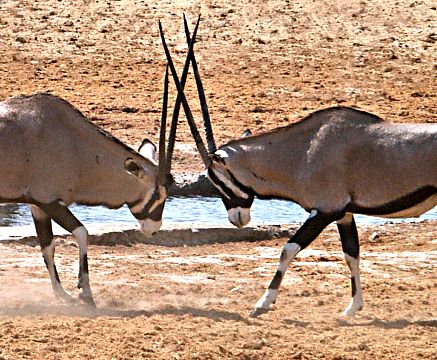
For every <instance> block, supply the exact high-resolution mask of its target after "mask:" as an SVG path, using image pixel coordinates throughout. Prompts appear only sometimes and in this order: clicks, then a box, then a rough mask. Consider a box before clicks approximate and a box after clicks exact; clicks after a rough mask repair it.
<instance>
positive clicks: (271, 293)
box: [250, 210, 338, 317]
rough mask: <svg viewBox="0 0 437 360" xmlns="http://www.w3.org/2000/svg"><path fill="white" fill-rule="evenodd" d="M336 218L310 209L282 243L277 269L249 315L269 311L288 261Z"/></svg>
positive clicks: (257, 314)
mask: <svg viewBox="0 0 437 360" xmlns="http://www.w3.org/2000/svg"><path fill="white" fill-rule="evenodd" d="M336 219H338V214H326V213H323V212H320V211H318V210H313V211H311V214H310V216H309V218H308V219H307V220H306V221H305V222H304V224H303V225H302V226H301V227H300V228H299V229H298V230H297V232H296V233H295V234H294V235H293V236H292V237H291V239H290V240H289V241H288V242H287V243H286V244H285V245H284V248H283V250H282V252H281V257H280V259H279V266H278V270H277V271H276V273H275V276H274V277H273V280H272V281H271V283H270V285H269V287H268V289H267V290H266V292H265V293H264V295H263V296H262V297H261V299H259V301H258V302H257V303H256V306H255V310H253V311H252V313H251V314H250V316H251V317H257V316H259V315H261V314H264V313H266V312H267V311H269V309H270V305H271V304H274V303H275V301H276V298H277V296H278V291H279V286H280V285H281V282H282V279H283V278H284V274H285V271H286V270H287V268H288V266H289V265H290V263H291V262H292V261H293V260H294V258H295V257H296V255H297V254H298V253H299V251H301V250H302V249H304V248H305V247H307V246H308V245H309V244H310V243H311V242H312V241H313V240H314V239H315V238H316V237H317V236H318V235H319V234H320V233H321V232H322V230H323V229H324V228H325V227H326V226H328V225H329V224H330V223H331V222H333V221H335V220H336Z"/></svg>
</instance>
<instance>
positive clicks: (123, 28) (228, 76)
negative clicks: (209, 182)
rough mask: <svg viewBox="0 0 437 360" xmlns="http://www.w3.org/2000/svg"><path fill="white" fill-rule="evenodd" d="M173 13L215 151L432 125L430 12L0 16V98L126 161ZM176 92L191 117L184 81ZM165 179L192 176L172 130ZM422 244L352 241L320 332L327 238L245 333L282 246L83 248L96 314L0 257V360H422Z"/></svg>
mask: <svg viewBox="0 0 437 360" xmlns="http://www.w3.org/2000/svg"><path fill="white" fill-rule="evenodd" d="M183 12H185V13H186V14H187V16H188V18H189V20H190V24H191V26H193V22H194V20H195V19H196V17H197V14H198V13H199V12H200V13H201V14H202V21H201V25H200V29H199V35H198V40H199V41H198V43H197V44H196V56H197V59H198V62H199V67H200V70H201V74H202V78H203V81H204V86H205V89H206V93H207V98H208V103H209V107H210V111H211V116H212V119H213V127H214V131H215V135H216V140H217V143H219V144H220V143H222V142H225V141H227V140H229V139H231V138H233V137H235V136H238V135H239V134H241V133H242V132H243V131H244V130H245V129H246V128H251V129H252V130H253V131H254V132H255V133H256V132H259V131H263V130H268V129H272V128H275V127H277V126H281V125H285V124H288V123H290V122H293V121H297V120H298V119H299V118H301V117H303V116H305V115H307V114H309V113H310V112H311V111H313V110H316V109H320V108H324V107H328V106H334V105H339V104H340V105H348V106H355V107H359V108H361V109H364V110H367V111H370V112H373V113H375V114H377V115H379V116H381V117H383V118H385V119H386V120H387V121H393V122H437V106H436V105H437V81H436V77H437V11H436V4H435V2H434V1H431V0H423V1H421V0H416V1H414V0H410V1H403V0H402V1H399V0H397V1H395V0H384V1H381V0H361V1H356V0H349V1H342V0H330V1H311V0H310V1H308V0H295V1H285V0H284V1H279V0H272V1H268V2H266V1H260V0H243V1H234V0H227V1H209V0H208V1H201V2H199V1H161V2H149V1H147V2H146V1H128V0H121V1H113V2H111V1H90V0H88V1H81V2H77V1H62V2H60V1H54V0H44V1H24V0H19V1H18V0H17V1H10V0H7V1H1V2H0V76H1V86H0V98H1V99H5V98H8V97H11V96H16V95H20V94H31V93H34V92H41V91H49V92H52V93H54V94H56V95H59V96H61V97H63V98H65V99H67V100H68V101H70V102H71V103H72V104H74V105H75V106H76V107H78V108H79V109H80V110H81V111H82V112H84V113H85V114H86V115H87V116H89V118H90V119H91V120H92V121H93V122H95V123H96V124H98V125H100V126H102V127H103V128H105V129H106V130H108V131H110V132H111V133H113V134H114V135H116V136H117V137H119V138H120V139H122V140H123V141H125V142H127V143H129V144H132V145H133V146H137V145H138V144H139V143H140V142H141V140H142V139H143V138H144V137H149V138H151V139H152V140H153V141H155V142H156V141H157V139H158V127H159V118H160V107H161V92H162V78H163V72H164V67H165V59H164V56H163V52H162V47H161V43H160V40H159V37H158V29H157V21H158V19H161V21H162V22H163V26H164V29H165V31H166V37H167V40H168V42H169V45H170V48H171V51H172V54H173V57H174V60H176V62H177V66H178V67H179V68H182V61H183V60H184V58H185V51H186V46H185V41H184V36H183V32H182V13H183ZM187 89H188V90H187V95H188V98H189V99H190V103H191V104H192V107H193V109H194V110H195V114H196V115H198V114H199V111H198V101H197V97H196V94H195V90H194V89H195V87H194V86H193V83H192V81H191V80H190V82H189V83H188V85H187ZM171 99H173V100H174V91H172V95H171ZM174 169H175V171H176V172H177V173H184V172H193V171H200V170H202V166H201V163H200V160H198V157H197V155H196V153H195V151H194V148H193V146H192V144H191V139H190V136H189V134H188V131H187V126H186V125H185V122H184V121H182V122H181V125H180V132H179V133H178V143H177V148H176V152H175V160H174ZM291 229H292V230H293V229H294V227H291ZM436 232H437V231H436V223H435V222H425V223H421V224H402V225H385V226H372V227H370V226H367V227H363V226H362V227H360V236H361V239H362V252H363V261H362V270H363V283H364V297H365V308H364V309H363V311H362V315H360V316H358V317H357V318H355V319H342V318H340V317H339V316H338V315H339V313H340V312H341V311H342V310H343V308H344V307H346V305H347V303H348V301H349V293H350V289H349V280H348V276H349V274H348V270H347V267H346V265H345V263H344V261H343V260H342V254H341V252H340V245H339V241H338V235H337V233H336V230H335V228H334V227H330V228H329V229H327V230H326V231H325V232H324V233H323V234H322V235H321V236H320V237H319V239H318V240H317V241H316V242H315V243H314V245H312V246H311V248H310V249H309V250H308V251H307V252H305V253H302V255H301V256H300V257H299V259H298V261H297V263H296V264H294V265H293V266H292V268H291V270H290V272H289V273H287V276H286V280H285V282H284V285H283V287H282V291H281V294H280V297H279V300H278V302H277V304H276V306H275V310H274V311H272V312H270V313H269V314H266V315H264V316H263V317H262V318H260V319H256V320H253V319H250V318H248V313H249V312H250V310H251V309H252V306H253V305H254V303H255V302H256V300H257V299H258V298H259V296H261V294H262V293H263V291H264V289H265V287H266V286H267V284H268V282H269V280H270V279H271V277H272V275H273V273H274V271H275V267H276V264H277V258H278V256H279V252H280V250H281V247H282V245H283V243H284V242H285V241H286V238H278V239H271V240H265V241H258V242H256V243H252V242H245V241H237V242H235V241H233V242H229V243H226V242H225V243H222V244H218V243H217V244H212V245H202V246H190V243H189V241H187V245H186V246H173V247H170V246H165V245H166V244H165V243H163V244H161V245H156V244H134V245H131V246H126V245H118V246H105V245H99V246H97V245H92V246H91V247H90V272H91V283H92V287H93V290H94V293H95V298H96V302H97V305H98V310H97V311H91V310H90V309H87V308H85V307H82V306H79V305H78V306H67V305H65V304H60V303H59V302H56V301H55V300H54V299H53V297H52V295H51V291H50V285H49V282H48V276H47V273H46V271H45V268H44V265H43V261H42V259H41V257H40V255H39V249H38V248H37V247H32V246H29V245H22V244H8V245H2V246H1V250H0V251H1V253H2V259H3V260H2V262H1V263H2V265H1V266H0V283H1V285H0V314H1V315H0V334H1V336H0V358H5V359H17V358H32V359H34V358H51V359H58V358H59V359H61V358H62V359H71V358H120V359H121V358H141V357H143V358H161V359H170V358H175V359H178V358H182V359H196V358H197V359H208V358H211V359H219V358H238V359H257V358H259V359H267V358H268V359H275V358H278V359H279V358H280V359H285V358H289V359H292V358H295V359H313V358H314V359H316V358H327V359H354V358H375V359H381V358H388V359H390V358H391V359H412V358H414V359H416V358H434V359H436V358H437V355H436V354H437V349H436V345H435V344H436V341H437V330H436V328H437V320H436V314H437V305H436V300H435V299H436V298H437V287H436V283H437V282H436V268H437V265H436V264H437V251H436V243H437V234H436ZM175 236H176V235H175ZM224 240H226V239H224ZM240 240H242V239H240ZM58 242H59V246H58V250H57V256H56V258H57V264H58V269H59V272H60V276H61V279H62V280H63V281H64V285H65V287H66V288H67V289H68V290H69V291H71V292H73V293H74V294H75V295H77V291H76V290H75V289H74V287H75V278H74V277H75V274H76V273H77V248H76V247H75V246H74V242H73V239H72V238H66V239H58ZM167 245H168V244H167Z"/></svg>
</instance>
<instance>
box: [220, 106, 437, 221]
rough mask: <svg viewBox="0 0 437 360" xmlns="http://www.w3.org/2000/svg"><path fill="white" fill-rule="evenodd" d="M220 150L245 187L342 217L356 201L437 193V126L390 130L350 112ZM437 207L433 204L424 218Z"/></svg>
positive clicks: (334, 112) (322, 114)
mask: <svg viewBox="0 0 437 360" xmlns="http://www.w3.org/2000/svg"><path fill="white" fill-rule="evenodd" d="M219 151H221V152H223V151H224V152H225V153H226V154H227V157H225V162H226V167H227V168H228V169H230V170H231V172H232V173H233V174H234V176H235V177H236V178H237V180H238V181H239V182H241V183H242V184H243V185H245V186H248V187H251V188H252V189H253V190H254V191H255V192H256V193H257V194H259V195H264V196H273V197H279V198H286V199H291V200H294V201H295V202H297V203H299V204H300V205H301V206H303V207H304V208H305V209H307V210H311V209H319V210H321V211H325V212H331V211H340V210H342V209H343V208H344V207H345V206H346V205H347V204H348V203H350V202H354V203H355V204H357V205H359V206H362V207H370V208H372V207H378V206H381V205H384V204H386V203H388V202H390V201H393V200H396V199H398V198H400V197H402V196H403V195H408V194H410V193H412V192H414V191H415V190H417V189H418V188H421V187H424V186H434V187H436V188H437V124H421V125H419V124H390V123H386V122H383V121H382V120H380V119H379V118H377V117H376V116H373V115H371V114H368V113H364V112H360V111H356V110H353V109H349V108H331V109H327V110H322V111H318V112H316V113H313V114H312V115H310V116H309V117H308V118H306V119H304V120H302V121H301V122H299V123H296V124H293V125H290V126H288V127H284V128H281V129H277V130H274V131H272V132H268V133H264V134H260V135H258V136H251V137H248V138H243V139H238V140H235V141H231V142H230V143H228V144H226V145H224V146H222V147H220V150H219ZM215 166H220V164H219V163H216V164H215ZM436 203H437V199H436V197H435V196H434V198H430V199H429V200H428V202H427V204H426V206H423V207H422V208H421V209H420V212H421V213H422V212H424V211H426V210H429V209H430V208H432V207H433V206H435V205H436ZM416 212H417V211H416ZM400 215H402V214H400ZM415 215H418V214H416V213H415Z"/></svg>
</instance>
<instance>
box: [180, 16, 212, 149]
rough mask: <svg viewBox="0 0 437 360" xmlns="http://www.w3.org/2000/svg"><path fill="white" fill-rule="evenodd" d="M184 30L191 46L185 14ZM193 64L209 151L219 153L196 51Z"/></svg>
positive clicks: (192, 57) (192, 55)
mask: <svg viewBox="0 0 437 360" xmlns="http://www.w3.org/2000/svg"><path fill="white" fill-rule="evenodd" d="M184 28H185V36H186V38H187V44H188V45H190V43H191V39H190V29H188V23H187V19H186V17H185V14H184ZM191 63H192V65H193V72H194V77H195V79H196V85H197V92H198V93H199V100H200V107H201V109H202V116H203V125H204V127H205V135H206V142H207V144H208V151H209V153H210V154H213V153H215V152H216V151H217V146H216V145H215V140H214V134H213V132H212V126H211V118H210V116H209V110H208V105H207V103H206V97H205V91H204V89H203V84H202V80H201V79H200V75H199V68H198V67H197V61H196V56H195V55H194V51H193V52H192V54H191Z"/></svg>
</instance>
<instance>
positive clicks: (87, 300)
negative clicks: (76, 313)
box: [79, 294, 96, 308]
mask: <svg viewBox="0 0 437 360" xmlns="http://www.w3.org/2000/svg"><path fill="white" fill-rule="evenodd" d="M79 299H80V300H82V301H83V302H84V303H85V304H87V305H88V306H90V307H93V308H95V307H96V303H95V302H94V299H93V297H92V296H86V295H83V294H79Z"/></svg>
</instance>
